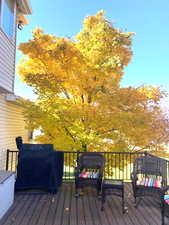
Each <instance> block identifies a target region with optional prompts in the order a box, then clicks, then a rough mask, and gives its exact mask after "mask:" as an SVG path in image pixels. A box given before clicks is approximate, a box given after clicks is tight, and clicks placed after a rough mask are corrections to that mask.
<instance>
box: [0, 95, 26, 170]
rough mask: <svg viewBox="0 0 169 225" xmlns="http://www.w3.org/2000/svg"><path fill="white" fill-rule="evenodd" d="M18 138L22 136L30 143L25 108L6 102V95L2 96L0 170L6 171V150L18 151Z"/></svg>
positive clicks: (0, 106)
mask: <svg viewBox="0 0 169 225" xmlns="http://www.w3.org/2000/svg"><path fill="white" fill-rule="evenodd" d="M16 136H22V137H23V141H24V142H28V130H26V128H25V122H24V116H23V108H22V107H21V106H19V105H17V104H16V103H13V102H9V101H6V100H5V94H0V169H5V163H6V150H7V149H11V150H16V144H15V137H16Z"/></svg>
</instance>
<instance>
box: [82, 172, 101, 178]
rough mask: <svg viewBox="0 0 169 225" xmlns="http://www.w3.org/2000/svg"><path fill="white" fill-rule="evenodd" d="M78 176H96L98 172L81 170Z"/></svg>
mask: <svg viewBox="0 0 169 225" xmlns="http://www.w3.org/2000/svg"><path fill="white" fill-rule="evenodd" d="M79 177H81V178H98V177H99V172H88V171H87V172H82V173H80V174H79Z"/></svg>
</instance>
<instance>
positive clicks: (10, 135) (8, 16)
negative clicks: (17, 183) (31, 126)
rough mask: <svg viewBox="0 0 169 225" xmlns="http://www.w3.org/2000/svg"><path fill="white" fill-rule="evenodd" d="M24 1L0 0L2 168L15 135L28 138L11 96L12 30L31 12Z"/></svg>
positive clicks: (0, 151)
mask: <svg viewBox="0 0 169 225" xmlns="http://www.w3.org/2000/svg"><path fill="white" fill-rule="evenodd" d="M31 13H32V10H31V6H30V3H29V1H28V0H0V169H4V168H5V162H6V150H7V149H16V145H15V137H16V136H22V137H23V140H24V141H28V135H29V132H28V131H27V130H26V129H25V122H24V117H23V113H22V111H23V108H22V106H21V105H19V104H18V103H17V102H16V99H17V97H16V96H15V95H14V80H15V53H16V32H17V28H18V27H19V28H21V27H22V26H23V25H24V24H26V23H27V20H26V18H25V16H24V15H26V14H31Z"/></svg>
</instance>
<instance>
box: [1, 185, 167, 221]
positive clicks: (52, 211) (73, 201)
mask: <svg viewBox="0 0 169 225" xmlns="http://www.w3.org/2000/svg"><path fill="white" fill-rule="evenodd" d="M125 205H126V207H127V208H128V213H125V214H122V210H121V198H119V197H116V196H109V197H108V198H107V201H106V203H105V210H104V211H103V212H102V211H101V210H100V207H101V201H100V199H98V198H97V196H96V192H95V190H94V189H89V188H87V189H85V193H84V195H83V196H81V197H79V198H78V199H77V198H75V197H74V184H73V183H64V184H63V185H62V187H61V189H60V191H59V192H58V193H57V194H56V195H50V194H42V193H38V194H33V193H30V192H29V193H17V194H16V195H15V201H14V204H13V206H12V207H11V208H10V210H9V211H8V212H7V214H6V215H5V216H4V217H3V218H2V220H1V221H0V225H161V213H160V210H161V209H160V202H159V201H158V200H157V199H156V198H152V197H151V198H147V197H146V198H145V199H144V200H143V201H141V202H140V204H139V207H138V208H137V209H135V207H134V204H133V196H132V189H131V184H129V183H128V184H125ZM166 222H169V221H166Z"/></svg>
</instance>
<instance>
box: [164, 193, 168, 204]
mask: <svg viewBox="0 0 169 225" xmlns="http://www.w3.org/2000/svg"><path fill="white" fill-rule="evenodd" d="M164 201H165V203H167V204H168V205H169V195H164Z"/></svg>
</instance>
